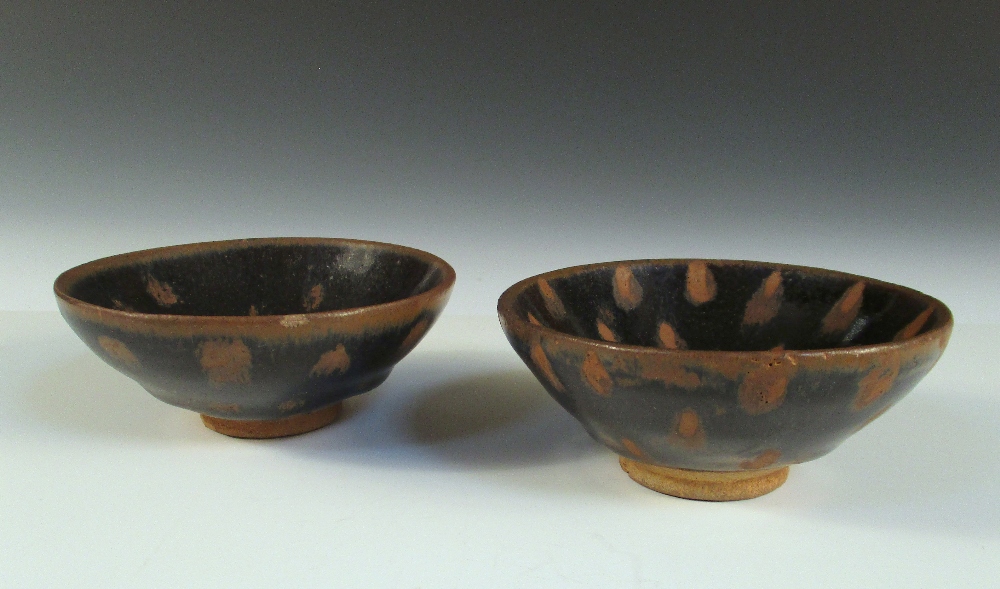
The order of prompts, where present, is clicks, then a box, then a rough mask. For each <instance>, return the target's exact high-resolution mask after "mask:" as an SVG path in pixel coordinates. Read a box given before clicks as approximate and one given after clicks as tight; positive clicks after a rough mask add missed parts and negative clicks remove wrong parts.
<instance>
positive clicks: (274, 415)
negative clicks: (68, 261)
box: [55, 238, 455, 437]
mask: <svg viewBox="0 0 1000 589" xmlns="http://www.w3.org/2000/svg"><path fill="white" fill-rule="evenodd" d="M454 281H455V272H454V270H453V269H452V268H451V266H449V265H448V264H447V263H445V262H444V261H443V260H441V259H439V258H437V257H435V256H433V255H431V254H428V253H426V252H422V251H419V250H415V249H411V248H406V247H402V246H397V245H391V244H383V243H374V242H365V241H355V240H346V239H320V238H317V239H309V238H275V239H247V240H236V241H220V242H210V243H198V244H190V245H181V246H174V247H166V248H159V249H153V250H145V251H140V252H134V253H129V254H123V255H119V256H113V257H110V258H104V259H101V260H96V261H94V262H90V263H87V264H84V265H82V266H78V267H76V268H73V269H71V270H68V271H66V272H64V273H63V274H62V275H60V276H59V278H58V279H57V280H56V283H55V293H56V297H57V300H58V303H59V309H60V311H61V312H62V315H63V317H64V318H65V319H66V321H67V322H68V323H69V324H70V326H71V327H72V328H73V330H74V331H75V332H76V333H77V335H79V336H80V338H81V339H82V340H83V341H84V342H85V343H86V344H87V345H88V346H89V347H90V348H91V349H92V350H93V351H94V352H96V353H97V354H98V355H99V356H100V357H101V358H102V359H103V360H104V361H105V362H107V363H108V364H110V365H111V366H113V367H114V368H115V369H117V370H119V371H121V372H122V373H124V374H126V375H128V376H129V377H131V378H133V379H135V380H136V381H137V382H139V384H141V385H142V386H143V387H144V388H145V389H146V390H147V391H149V392H150V393H152V394H153V395H154V396H155V397H157V398H158V399H161V400H163V401H165V402H167V403H170V404H171V405H176V406H178V407H183V408H185V409H190V410H192V411H196V412H198V413H201V414H202V416H203V419H204V421H205V424H206V425H207V426H209V427H211V428H212V429H215V430H217V431H220V432H222V433H226V434H228V435H234V436H239V437H277V436H282V435H292V434H296V433H302V432H304V431H309V430H311V429H315V428H317V427H321V426H322V425H325V424H327V423H329V422H330V421H332V420H333V419H335V418H336V416H337V414H338V412H339V407H340V402H341V401H342V400H343V399H345V398H347V397H350V396H352V395H357V394H359V393H363V392H365V391H368V390H370V389H372V388H373V387H375V386H377V385H378V384H379V383H381V382H382V381H383V380H385V379H386V377H387V376H388V375H389V372H390V370H392V367H393V365H395V364H396V362H398V361H399V360H400V359H401V358H403V356H405V355H406V354H407V353H408V352H409V351H410V350H412V349H413V347H414V346H415V345H416V344H417V342H418V341H419V340H420V339H421V338H422V337H423V335H424V334H425V333H426V332H427V329H428V328H429V327H430V326H431V324H432V323H433V322H434V320H435V319H436V318H437V316H438V315H439V313H440V312H441V310H442V308H443V307H444V305H445V303H446V302H447V299H448V295H449V293H450V291H451V288H452V285H453V284H454Z"/></svg>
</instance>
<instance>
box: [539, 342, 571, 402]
mask: <svg viewBox="0 0 1000 589" xmlns="http://www.w3.org/2000/svg"><path fill="white" fill-rule="evenodd" d="M531 360H532V362H534V363H535V366H536V367H537V368H538V370H540V371H541V372H542V374H543V375H544V376H545V379H546V380H548V381H549V384H550V385H552V388H554V389H555V390H557V391H565V390H566V387H564V386H563V384H562V383H561V382H559V378H558V377H556V373H555V371H554V370H552V364H550V363H549V358H548V356H546V355H545V350H543V349H542V344H541V343H537V344H533V345H532V346H531Z"/></svg>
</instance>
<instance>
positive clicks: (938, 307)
mask: <svg viewBox="0 0 1000 589" xmlns="http://www.w3.org/2000/svg"><path fill="white" fill-rule="evenodd" d="M691 262H704V263H706V264H709V265H728V266H753V267H761V268H771V269H775V270H798V271H801V272H805V273H807V274H814V275H824V276H830V277H838V278H848V279H854V280H863V281H865V282H866V283H870V284H874V285H878V286H881V287H885V288H888V289H890V290H895V291H897V292H902V293H905V294H907V295H910V296H913V297H915V298H917V299H921V300H924V301H926V302H927V303H928V305H929V306H931V307H934V308H935V311H934V314H935V315H937V314H938V313H941V314H943V316H944V321H942V322H941V324H940V325H938V326H936V327H934V328H933V329H930V330H928V331H926V332H924V333H921V334H919V335H916V336H913V337H910V338H907V339H904V340H900V341H887V342H880V343H875V344H865V345H858V346H840V347H835V348H810V349H805V350H803V349H795V348H790V349H783V350H697V349H695V350H690V349H687V350H678V349H669V348H658V347H654V346H640V345H636V344H625V343H620V342H608V341H604V340H598V339H591V338H588V337H583V336H579V335H574V334H570V333H566V332H564V331H559V330H558V329H553V328H551V327H547V326H545V325H536V324H534V323H531V322H529V321H527V320H525V319H522V318H521V317H520V316H519V314H518V313H517V312H516V310H515V303H516V302H517V298H518V297H519V296H520V295H521V294H522V293H523V292H524V291H525V290H527V288H528V287H529V286H531V285H533V284H535V283H536V282H538V281H539V280H552V279H558V278H566V277H568V276H574V275H577V274H582V273H585V272H589V271H593V270H599V269H604V268H614V267H617V266H620V265H623V264H627V265H630V266H638V265H644V264H645V265H660V266H666V265H670V266H676V265H682V264H683V265H687V264H690V263H691ZM497 314H498V315H499V317H500V322H501V325H502V327H503V328H504V331H505V332H507V331H510V330H512V329H514V330H518V331H520V332H522V333H527V334H529V335H531V334H534V335H537V336H539V337H540V336H543V335H545V336H547V337H549V338H552V337H553V336H554V337H558V338H560V339H564V340H567V341H569V342H575V343H577V344H581V345H586V346H593V347H596V348H600V349H605V350H607V351H611V352H627V353H638V354H662V355H670V356H680V357H696V356H705V355H710V356H715V357H719V358H749V357H753V358H760V357H784V356H789V355H792V356H795V357H806V356H817V357H821V358H824V359H825V358H826V357H828V356H830V355H858V354H862V353H872V352H885V351H888V350H893V349H901V348H908V347H911V346H914V345H916V346H922V345H924V344H926V343H928V342H930V341H933V340H936V339H937V338H939V337H942V336H943V337H948V335H949V334H950V332H951V330H952V327H953V326H954V316H953V315H952V313H951V309H949V308H948V306H947V305H945V304H944V303H943V302H941V301H940V300H938V299H936V298H934V297H932V296H930V295H927V294H924V293H922V292H920V291H918V290H915V289H912V288H909V287H906V286H902V285H899V284H894V283H892V282H886V281H884V280H878V279H876V278H870V277H867V276H862V275H860V274H851V273H848V272H841V271H839V270H829V269H826V268H819V267H815V266H802V265H798V264H784V263H780V262H764V261H757V260H736V259H713V258H649V259H636V260H616V261H608V262H596V263H592V264H581V265H577V266H569V267H566V268H560V269H557V270H550V271H548V272H543V273H541V274H536V275H535V276H529V277H528V278H525V279H523V280H520V281H518V282H517V283H515V284H513V285H512V286H510V287H508V288H507V290H505V291H504V292H503V294H501V295H500V298H499V299H498V301H497Z"/></svg>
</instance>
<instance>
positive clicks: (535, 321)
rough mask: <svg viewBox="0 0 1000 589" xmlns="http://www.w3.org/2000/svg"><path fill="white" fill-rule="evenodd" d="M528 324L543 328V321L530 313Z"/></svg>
mask: <svg viewBox="0 0 1000 589" xmlns="http://www.w3.org/2000/svg"><path fill="white" fill-rule="evenodd" d="M528 323H530V324H532V325H537V326H539V327H541V325H542V323H541V321H539V320H538V318H537V317H535V316H534V315H532V314H531V313H528Z"/></svg>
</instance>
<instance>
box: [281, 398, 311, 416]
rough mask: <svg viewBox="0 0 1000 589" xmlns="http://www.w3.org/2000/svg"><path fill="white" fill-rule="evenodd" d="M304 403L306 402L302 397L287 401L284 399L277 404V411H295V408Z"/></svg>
mask: <svg viewBox="0 0 1000 589" xmlns="http://www.w3.org/2000/svg"><path fill="white" fill-rule="evenodd" d="M305 404H306V402H305V400H303V399H289V400H288V401H285V402H284V403H281V404H280V405H278V411H281V412H283V413H288V412H289V411H295V410H296V409H298V408H299V407H302V406H303V405H305Z"/></svg>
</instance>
